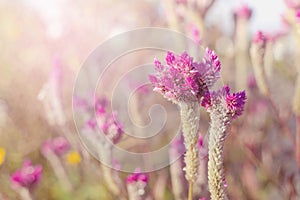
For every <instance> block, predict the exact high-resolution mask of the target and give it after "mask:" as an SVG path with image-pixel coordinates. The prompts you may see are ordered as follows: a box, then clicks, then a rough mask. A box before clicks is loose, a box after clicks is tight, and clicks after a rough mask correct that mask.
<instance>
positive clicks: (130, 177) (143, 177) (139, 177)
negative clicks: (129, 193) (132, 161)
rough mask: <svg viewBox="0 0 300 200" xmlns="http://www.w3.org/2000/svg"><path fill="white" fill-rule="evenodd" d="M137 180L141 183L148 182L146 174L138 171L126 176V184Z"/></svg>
mask: <svg viewBox="0 0 300 200" xmlns="http://www.w3.org/2000/svg"><path fill="white" fill-rule="evenodd" d="M137 182H141V183H145V184H147V183H148V176H147V175H146V174H141V173H138V172H134V173H133V174H130V175H128V176H127V178H126V183H127V184H135V183H137Z"/></svg>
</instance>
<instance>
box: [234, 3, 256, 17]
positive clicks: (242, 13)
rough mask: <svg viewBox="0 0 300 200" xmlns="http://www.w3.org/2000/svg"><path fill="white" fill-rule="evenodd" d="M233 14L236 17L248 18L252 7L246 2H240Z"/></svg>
mask: <svg viewBox="0 0 300 200" xmlns="http://www.w3.org/2000/svg"><path fill="white" fill-rule="evenodd" d="M234 14H235V15H236V16H237V17H240V18H245V19H250V17H251V16H252V9H251V8H250V7H249V6H248V5H247V4H241V5H240V6H239V7H238V8H237V9H236V10H235V11H234Z"/></svg>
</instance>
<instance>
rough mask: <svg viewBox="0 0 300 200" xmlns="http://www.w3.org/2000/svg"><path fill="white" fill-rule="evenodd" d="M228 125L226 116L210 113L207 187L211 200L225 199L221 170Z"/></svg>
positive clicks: (222, 170) (222, 171)
mask: <svg viewBox="0 0 300 200" xmlns="http://www.w3.org/2000/svg"><path fill="white" fill-rule="evenodd" d="M220 113H222V112H220ZM228 123H229V122H228V121H226V116H222V115H219V113H218V112H216V113H214V112H212V113H211V126H210V130H209V134H210V136H209V143H208V148H209V152H208V187H209V191H210V195H211V199H212V200H224V199H227V196H226V191H225V176H224V169H223V149H224V143H225V137H226V129H227V125H228Z"/></svg>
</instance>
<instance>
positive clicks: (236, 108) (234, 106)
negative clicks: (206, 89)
mask: <svg viewBox="0 0 300 200" xmlns="http://www.w3.org/2000/svg"><path fill="white" fill-rule="evenodd" d="M245 102H246V93H245V91H242V92H237V93H230V88H229V87H228V86H224V87H223V88H222V89H220V90H218V91H216V92H212V93H211V94H210V93H206V94H205V96H204V98H203V100H202V102H201V105H202V106H203V107H205V108H206V109H211V108H212V109H214V108H213V105H216V107H219V106H224V105H225V109H226V113H227V115H228V116H231V117H232V118H233V119H235V118H237V117H238V116H240V115H242V113H243V111H244V106H245Z"/></svg>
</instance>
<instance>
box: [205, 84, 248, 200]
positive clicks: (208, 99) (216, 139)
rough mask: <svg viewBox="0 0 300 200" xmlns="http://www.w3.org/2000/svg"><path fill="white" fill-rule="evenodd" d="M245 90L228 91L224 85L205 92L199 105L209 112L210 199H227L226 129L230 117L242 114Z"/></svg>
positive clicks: (233, 117)
mask: <svg viewBox="0 0 300 200" xmlns="http://www.w3.org/2000/svg"><path fill="white" fill-rule="evenodd" d="M245 101H246V94H245V92H244V91H243V92H239V93H233V94H231V93H230V90H229V87H228V86H225V87H223V88H222V89H221V90H219V91H217V92H212V93H211V94H209V93H207V94H206V96H205V97H204V99H203V101H202V103H201V105H202V106H204V107H205V108H206V109H207V111H208V112H209V113H210V119H211V124H210V128H209V142H208V155H209V157H208V186H209V191H210V194H211V199H212V200H224V199H227V195H226V191H225V188H226V187H227V184H226V182H225V175H224V169H223V149H224V143H225V138H226V136H227V129H228V127H229V124H230V122H231V120H232V119H235V118H236V117H238V116H239V115H241V114H242V112H243V110H244V105H245Z"/></svg>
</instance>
